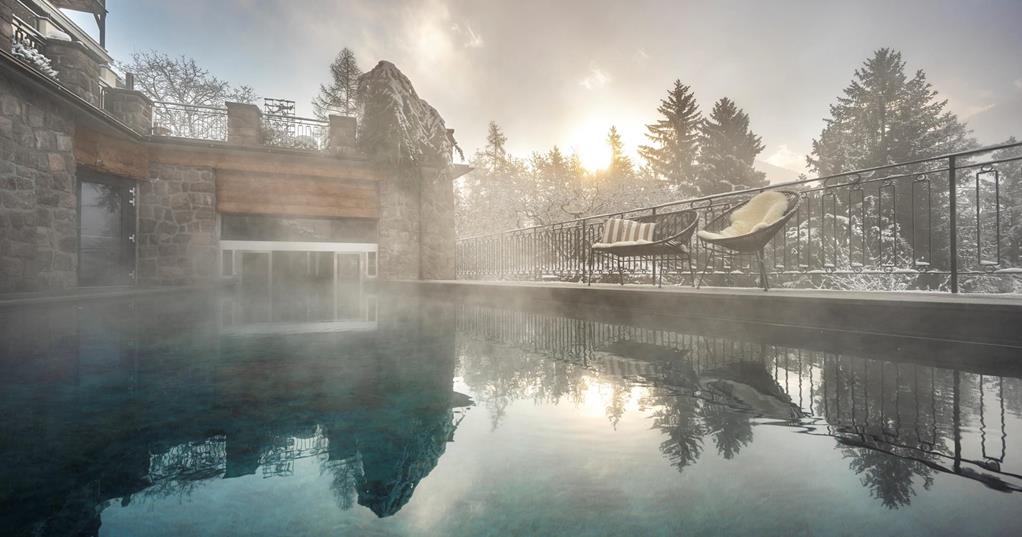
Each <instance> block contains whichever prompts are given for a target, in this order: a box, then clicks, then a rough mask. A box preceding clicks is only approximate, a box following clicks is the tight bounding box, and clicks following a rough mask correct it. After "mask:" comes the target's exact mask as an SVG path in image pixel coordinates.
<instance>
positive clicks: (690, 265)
mask: <svg viewBox="0 0 1022 537" xmlns="http://www.w3.org/2000/svg"><path fill="white" fill-rule="evenodd" d="M688 273H689V275H690V276H692V287H695V286H696V264H695V263H694V262H693V261H692V258H691V257H689V258H688Z"/></svg>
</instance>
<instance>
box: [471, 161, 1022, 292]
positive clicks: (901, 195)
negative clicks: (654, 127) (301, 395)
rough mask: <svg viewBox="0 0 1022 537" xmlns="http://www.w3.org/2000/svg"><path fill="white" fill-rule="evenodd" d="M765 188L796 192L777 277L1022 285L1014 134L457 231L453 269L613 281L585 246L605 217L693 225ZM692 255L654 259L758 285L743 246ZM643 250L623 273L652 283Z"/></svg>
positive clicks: (903, 286) (713, 280)
mask: <svg viewBox="0 0 1022 537" xmlns="http://www.w3.org/2000/svg"><path fill="white" fill-rule="evenodd" d="M764 190H794V191H797V192H798V193H799V195H800V196H801V198H802V203H801V204H800V206H799V208H798V211H797V214H796V215H795V216H794V217H793V218H792V219H791V220H790V221H789V222H788V223H787V224H786V225H785V226H784V228H783V229H782V231H781V232H779V233H778V234H777V235H776V236H775V238H774V239H773V240H772V241H771V243H769V244H768V245H767V246H766V249H765V255H766V259H767V267H768V271H769V272H770V278H771V281H775V282H778V283H779V284H780V286H782V287H796V288H832V289H850V290H940V291H950V292H953V293H957V292H959V291H972V292H1022V277H1020V276H1022V143H1013V144H1004V145H1000V146H991V147H986V148H982V149H975V150H970V151H963V152H959V153H954V154H949V155H944V156H939V157H933V158H926V159H920V160H915V161H911V162H904V163H898V164H890V165H886V166H880V167H875V168H868V169H862V170H855V171H850V172H845V173H840V174H835V175H830V176H825V177H818V178H814V179H805V180H799V181H792V182H788V183H783V184H777V185H770V186H768V187H765V188H761V189H751V190H743V191H739V192H729V193H724V194H716V195H712V196H705V197H701V198H694V199H687V200H681V201H677V202H672V203H667V204H662V205H657V206H652V207H644V208H639V209H634V210H630V211H624V212H618V213H611V214H602V215H595V216H590V217H586V218H581V219H577V220H570V221H565V222H560V223H556V224H551V225H545V226H536V227H529V228H522V229H515V230H511V231H505V232H500V233H494V234H488V235H482V236H476V237H470V238H464V239H460V240H459V241H458V244H457V252H456V256H457V257H456V261H457V274H458V277H459V278H461V279H478V280H554V281H580V280H582V279H583V278H584V277H585V275H586V273H587V270H590V269H591V270H592V274H593V281H596V282H599V281H613V282H615V283H616V282H618V281H620V280H619V276H618V274H619V272H618V270H619V267H618V264H617V263H616V262H615V261H614V260H611V259H606V258H605V256H596V257H594V256H592V253H591V249H590V247H591V245H592V243H594V242H598V241H599V239H600V237H601V235H602V231H603V224H604V222H605V221H606V220H607V219H609V218H639V217H643V216H649V215H655V214H662V213H668V212H674V211H681V210H694V211H696V212H697V213H698V214H699V227H700V228H702V226H704V225H705V224H706V223H707V222H710V221H712V220H713V219H714V218H716V217H717V216H719V215H721V214H722V213H724V212H725V211H727V210H728V209H730V208H732V207H734V206H735V205H738V204H740V203H743V202H744V201H746V200H748V199H749V197H751V196H752V195H754V194H756V193H758V192H761V191H764ZM689 247H690V252H691V253H692V256H691V259H677V258H672V257H670V256H666V257H658V258H657V259H656V261H657V263H658V265H659V266H658V270H663V271H664V272H663V277H664V280H665V281H667V282H671V283H677V284H682V283H692V278H693V276H692V273H693V272H694V273H696V274H698V273H701V272H704V267H705V281H706V283H707V284H709V285H719V286H750V287H751V286H755V285H756V283H755V275H756V274H757V269H756V261H755V258H754V257H753V256H749V255H737V254H736V255H724V256H722V255H714V254H713V253H712V252H711V251H709V250H708V249H707V248H705V246H704V245H703V244H701V243H700V241H699V240H698V239H697V238H696V237H695V236H693V238H692V241H691V243H690V245H689ZM651 261H652V260H651V259H649V258H637V259H628V260H625V261H623V262H622V265H621V269H622V270H623V272H625V273H627V275H628V276H627V277H628V278H630V280H631V281H634V282H639V281H644V280H645V281H649V279H648V278H649V277H652V263H651Z"/></svg>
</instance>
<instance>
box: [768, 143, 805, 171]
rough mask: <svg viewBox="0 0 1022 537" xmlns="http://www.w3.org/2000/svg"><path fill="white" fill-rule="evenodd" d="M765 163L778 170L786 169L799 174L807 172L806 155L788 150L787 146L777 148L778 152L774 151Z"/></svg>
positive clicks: (782, 145)
mask: <svg viewBox="0 0 1022 537" xmlns="http://www.w3.org/2000/svg"><path fill="white" fill-rule="evenodd" d="M763 161H764V162H766V163H767V164H773V165H774V166H777V167H778V168H785V169H788V170H791V171H794V172H798V173H803V172H805V171H806V162H805V155H802V154H800V153H796V152H795V151H792V150H791V149H789V148H788V145H787V144H781V145H779V146H777V151H774V152H773V153H772V154H771V155H770V156H768V157H767V158H765V159H763Z"/></svg>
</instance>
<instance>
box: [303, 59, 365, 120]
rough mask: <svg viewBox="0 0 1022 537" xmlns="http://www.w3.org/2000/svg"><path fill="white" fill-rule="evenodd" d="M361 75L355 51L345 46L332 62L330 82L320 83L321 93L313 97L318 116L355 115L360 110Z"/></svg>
mask: <svg viewBox="0 0 1022 537" xmlns="http://www.w3.org/2000/svg"><path fill="white" fill-rule="evenodd" d="M361 75H362V71H361V70H360V69H359V68H358V60H356V59H355V53H354V52H352V51H351V49H349V48H347V47H345V48H344V49H342V50H341V52H339V53H338V54H337V57H336V58H335V59H334V61H333V63H331V64H330V84H320V85H319V95H317V96H316V97H314V98H313V99H312V111H313V113H314V114H315V115H316V117H317V118H319V119H326V118H327V117H329V116H330V115H331V114H336V115H342V116H354V115H355V113H356V112H357V110H358V77H359V76H361Z"/></svg>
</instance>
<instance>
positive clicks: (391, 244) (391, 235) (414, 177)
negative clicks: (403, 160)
mask: <svg viewBox="0 0 1022 537" xmlns="http://www.w3.org/2000/svg"><path fill="white" fill-rule="evenodd" d="M421 186H422V185H421V183H420V181H419V175H418V170H417V169H395V170H393V172H392V173H391V174H390V175H389V176H388V177H387V178H386V179H385V180H383V181H380V217H379V224H378V228H377V237H378V238H377V243H378V244H379V258H378V261H379V269H378V271H379V272H378V274H379V277H380V278H381V279H384V280H417V279H419V196H420V194H421V192H420V188H421Z"/></svg>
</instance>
